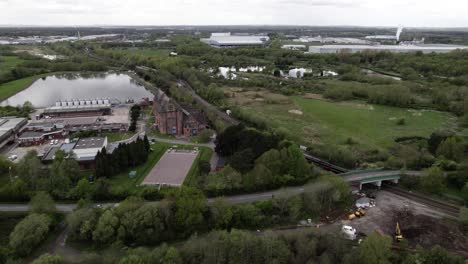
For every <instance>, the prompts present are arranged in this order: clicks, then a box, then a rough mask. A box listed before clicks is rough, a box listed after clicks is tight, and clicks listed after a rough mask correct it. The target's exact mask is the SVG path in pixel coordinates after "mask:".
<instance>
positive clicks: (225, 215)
mask: <svg viewBox="0 0 468 264" xmlns="http://www.w3.org/2000/svg"><path fill="white" fill-rule="evenodd" d="M210 211H211V216H212V218H213V222H214V226H215V228H217V229H228V228H230V226H231V221H232V217H233V211H232V208H231V206H230V205H229V204H227V203H226V201H225V200H223V199H222V198H219V199H216V200H215V201H214V203H213V204H212V205H211V206H210Z"/></svg>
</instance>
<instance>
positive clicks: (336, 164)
mask: <svg viewBox="0 0 468 264" xmlns="http://www.w3.org/2000/svg"><path fill="white" fill-rule="evenodd" d="M0 99H1V102H0V114H1V117H0V154H1V158H0V199H1V201H0V225H1V227H2V228H1V230H2V231H1V232H0V241H1V244H0V262H1V263H460V264H462V263H465V261H466V258H467V257H468V236H467V234H468V233H467V231H468V209H467V208H466V205H467V203H468V138H467V135H468V134H467V132H468V130H467V127H468V112H467V111H468V32H465V31H451V30H439V29H437V30H431V29H418V28H404V27H401V26H400V27H398V28H359V27H356V28H354V27H330V28H328V27H305V26H303V27H299V26H298V27H293V26H282V27H280V26H278V27H272V26H271V27H270V26H263V27H260V26H258V27H254V26H246V27H241V26H239V27H236V26H216V27H214V26H213V27H211V26H204V27H203V26H200V27H189V26H173V27H121V28H120V27H102V28H101V27H84V28H76V27H63V28H62V27H60V28H59V27H57V28H47V27H44V28H39V27H37V28H34V27H33V28H9V27H5V28H0Z"/></svg>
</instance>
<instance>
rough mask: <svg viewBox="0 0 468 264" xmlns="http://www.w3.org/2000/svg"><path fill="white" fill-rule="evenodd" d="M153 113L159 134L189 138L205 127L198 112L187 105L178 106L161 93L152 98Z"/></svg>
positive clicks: (202, 118)
mask: <svg viewBox="0 0 468 264" xmlns="http://www.w3.org/2000/svg"><path fill="white" fill-rule="evenodd" d="M153 113H154V116H155V127H156V129H157V130H158V131H159V133H161V134H165V135H175V136H185V137H189V136H193V135H196V134H198V133H199V132H200V131H201V130H203V129H205V128H206V127H207V122H206V120H205V118H204V116H203V114H202V113H200V111H198V110H196V109H194V108H193V107H191V106H189V105H185V106H181V105H179V104H178V103H177V102H175V101H174V100H172V99H171V98H169V97H168V96H167V95H166V94H165V93H163V92H162V91H158V93H157V94H156V96H155V97H154V101H153Z"/></svg>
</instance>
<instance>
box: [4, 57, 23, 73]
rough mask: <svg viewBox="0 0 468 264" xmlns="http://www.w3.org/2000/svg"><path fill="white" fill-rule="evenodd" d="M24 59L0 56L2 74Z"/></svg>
mask: <svg viewBox="0 0 468 264" xmlns="http://www.w3.org/2000/svg"><path fill="white" fill-rule="evenodd" d="M23 61H24V60H22V59H20V58H18V57H16V56H0V74H2V73H6V72H9V71H11V70H12V69H14V68H15V67H16V65H18V64H20V63H22V62H23Z"/></svg>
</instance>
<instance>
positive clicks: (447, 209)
mask: <svg viewBox="0 0 468 264" xmlns="http://www.w3.org/2000/svg"><path fill="white" fill-rule="evenodd" d="M384 189H385V190H386V191H388V192H390V193H393V194H396V195H399V196H402V197H405V198H408V199H410V200H412V201H415V202H418V203H421V204H424V205H426V206H428V207H431V208H434V209H437V210H439V211H442V212H444V213H445V214H447V215H449V216H452V217H455V218H458V216H459V214H460V207H458V206H456V205H452V204H448V203H445V202H442V201H438V200H435V199H432V198H429V197H427V196H424V195H421V194H416V193H412V192H409V191H406V190H403V189H401V188H398V187H395V186H391V185H388V184H386V185H384Z"/></svg>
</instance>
